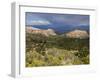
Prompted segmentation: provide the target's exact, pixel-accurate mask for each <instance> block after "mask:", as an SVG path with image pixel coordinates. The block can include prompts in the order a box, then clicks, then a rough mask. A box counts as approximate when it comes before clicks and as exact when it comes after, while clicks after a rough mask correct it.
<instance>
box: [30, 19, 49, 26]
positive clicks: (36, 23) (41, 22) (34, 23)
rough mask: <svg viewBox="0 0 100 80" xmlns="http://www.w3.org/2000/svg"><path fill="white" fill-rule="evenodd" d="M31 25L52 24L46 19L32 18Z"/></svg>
mask: <svg viewBox="0 0 100 80" xmlns="http://www.w3.org/2000/svg"><path fill="white" fill-rule="evenodd" d="M30 23H31V25H49V24H51V23H50V22H49V21H46V20H32V21H30Z"/></svg>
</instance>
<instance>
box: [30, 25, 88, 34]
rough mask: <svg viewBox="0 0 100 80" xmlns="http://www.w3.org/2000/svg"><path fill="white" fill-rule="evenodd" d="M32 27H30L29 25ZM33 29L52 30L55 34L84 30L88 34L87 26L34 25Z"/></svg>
mask: <svg viewBox="0 0 100 80" xmlns="http://www.w3.org/2000/svg"><path fill="white" fill-rule="evenodd" d="M31 26H32V25H31ZM32 27H33V28H38V29H43V30H47V29H53V30H54V31H55V32H56V33H57V34H64V33H66V32H70V31H73V30H76V29H78V30H85V31H87V32H88V33H89V25H78V26H73V25H62V24H60V25H58V24H53V25H38V26H37V25H35V26H32Z"/></svg>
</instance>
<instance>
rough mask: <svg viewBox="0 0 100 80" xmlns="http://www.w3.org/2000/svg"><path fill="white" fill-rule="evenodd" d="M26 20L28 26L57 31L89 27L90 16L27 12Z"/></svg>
mask: <svg viewBox="0 0 100 80" xmlns="http://www.w3.org/2000/svg"><path fill="white" fill-rule="evenodd" d="M25 18H26V25H31V26H33V27H35V28H41V29H42V28H43V27H45V28H47V29H48V28H51V29H56V30H57V29H61V28H66V29H67V28H68V29H69V28H71V29H72V28H77V27H79V26H87V27H89V15H80V14H58V13H57V14H55V13H34V12H26V14H25ZM86 29H87V28H86ZM88 29H89V28H88ZM63 30H64V29H63Z"/></svg>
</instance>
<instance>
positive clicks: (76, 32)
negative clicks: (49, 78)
mask: <svg viewBox="0 0 100 80" xmlns="http://www.w3.org/2000/svg"><path fill="white" fill-rule="evenodd" d="M66 36H67V37H68V38H80V39H84V38H88V37H89V34H88V33H87V32H86V31H85V30H74V31H71V32H68V33H66Z"/></svg>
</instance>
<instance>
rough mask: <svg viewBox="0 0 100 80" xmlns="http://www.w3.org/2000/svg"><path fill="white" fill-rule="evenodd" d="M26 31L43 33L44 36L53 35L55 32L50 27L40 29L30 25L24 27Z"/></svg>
mask: <svg viewBox="0 0 100 80" xmlns="http://www.w3.org/2000/svg"><path fill="white" fill-rule="evenodd" d="M26 32H27V33H33V34H43V35H45V36H47V37H48V36H50V35H52V36H54V35H56V33H55V32H54V30H52V29H47V30H41V29H34V28H32V27H26Z"/></svg>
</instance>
